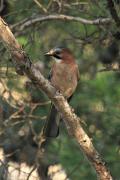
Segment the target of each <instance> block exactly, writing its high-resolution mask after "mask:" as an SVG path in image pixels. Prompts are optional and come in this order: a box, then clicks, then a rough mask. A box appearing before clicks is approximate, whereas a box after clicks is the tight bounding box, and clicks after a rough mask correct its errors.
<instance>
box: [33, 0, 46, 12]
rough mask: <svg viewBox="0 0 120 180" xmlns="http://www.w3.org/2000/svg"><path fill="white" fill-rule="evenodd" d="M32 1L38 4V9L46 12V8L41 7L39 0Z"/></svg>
mask: <svg viewBox="0 0 120 180" xmlns="http://www.w3.org/2000/svg"><path fill="white" fill-rule="evenodd" d="M33 1H34V2H35V3H36V4H37V5H38V7H39V8H40V9H42V10H43V12H44V13H47V9H46V8H45V7H43V5H42V4H41V3H40V2H39V1H37V0H33Z"/></svg>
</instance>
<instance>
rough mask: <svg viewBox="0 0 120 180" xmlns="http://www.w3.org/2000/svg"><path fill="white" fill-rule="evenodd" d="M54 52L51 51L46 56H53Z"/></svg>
mask: <svg viewBox="0 0 120 180" xmlns="http://www.w3.org/2000/svg"><path fill="white" fill-rule="evenodd" d="M53 54H54V51H53V50H50V51H49V52H47V53H45V56H53Z"/></svg>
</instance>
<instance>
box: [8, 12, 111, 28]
mask: <svg viewBox="0 0 120 180" xmlns="http://www.w3.org/2000/svg"><path fill="white" fill-rule="evenodd" d="M51 20H60V21H76V22H79V23H82V24H90V25H101V24H109V23H110V22H111V19H110V18H98V19H94V20H88V19H84V18H80V17H74V16H67V15H64V14H56V15H48V16H40V17H36V18H31V19H27V20H26V21H24V20H23V22H22V21H21V22H20V23H16V24H15V25H12V26H11V28H12V29H14V28H16V27H19V30H20V31H22V30H23V29H25V28H27V27H29V26H31V25H34V24H36V23H40V22H43V21H51Z"/></svg>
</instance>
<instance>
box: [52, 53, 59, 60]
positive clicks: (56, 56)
mask: <svg viewBox="0 0 120 180" xmlns="http://www.w3.org/2000/svg"><path fill="white" fill-rule="evenodd" d="M53 56H54V57H55V58H57V59H61V57H60V56H58V55H57V54H54V55H53Z"/></svg>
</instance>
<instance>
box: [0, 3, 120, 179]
mask: <svg viewBox="0 0 120 180" xmlns="http://www.w3.org/2000/svg"><path fill="white" fill-rule="evenodd" d="M113 3H114V8H115V11H116V13H117V15H118V17H120V2H119V1H117V0H114V1H113ZM61 14H64V15H68V16H73V17H81V18H83V19H85V20H88V21H89V20H95V19H99V18H101V19H103V18H111V13H110V7H109V5H108V1H107V0H101V1H97V0H91V1H89V0H64V1H63V0H44V1H42V0H26V1H24V0H20V1H19V0H0V15H1V16H2V17H3V18H4V19H5V21H6V22H7V23H8V25H9V26H10V28H11V30H12V32H13V33H14V35H15V37H16V39H17V40H18V41H19V43H20V44H21V45H22V47H23V49H24V50H25V51H26V52H27V54H28V55H29V57H30V59H31V60H32V62H33V63H35V64H36V66H37V68H39V69H40V71H41V73H42V74H43V75H44V76H45V77H46V78H47V77H48V75H49V71H50V68H51V65H52V61H50V59H49V58H47V57H45V56H44V54H45V53H46V52H47V51H48V50H49V49H51V48H53V47H56V46H64V47H67V48H69V49H70V50H71V51H72V52H73V54H74V56H75V58H76V61H77V63H78V65H79V69H80V81H79V84H78V87H77V90H76V92H75V94H74V96H73V98H72V100H71V102H70V105H71V106H72V107H73V108H74V109H75V113H76V114H77V115H78V116H79V117H80V118H81V119H82V120H84V121H85V123H86V125H84V124H83V128H84V129H85V131H86V132H87V134H88V135H89V136H90V138H91V139H92V141H93V144H94V145H95V147H96V149H97V150H98V151H99V153H100V154H101V156H102V157H103V158H104V160H105V161H106V162H107V166H108V167H109V169H110V171H111V173H112V175H113V177H114V179H116V180H118V179H119V178H120V84H119V83H120V68H119V67H120V65H119V64H120V32H119V25H118V26H117V25H116V23H114V20H111V21H109V23H108V22H107V20H106V22H105V23H104V24H102V23H98V24H97V25H95V24H94V23H92V24H89V23H88V21H87V22H86V23H81V22H77V21H75V20H71V21H68V20H64V19H62V20H59V19H55V18H53V19H50V15H54V17H55V15H56V16H59V15H61ZM43 17H45V18H43ZM46 17H47V18H46ZM49 108H50V101H49V99H48V98H47V97H46V96H45V94H44V93H43V92H41V91H39V90H37V89H36V88H35V87H34V85H33V84H32V83H31V82H30V81H29V80H28V79H27V78H26V77H25V76H20V75H19V74H17V73H16V70H15V67H14V66H13V63H12V59H11V56H10V53H9V52H8V51H7V50H6V49H5V48H4V46H3V44H2V42H0V148H1V153H0V154H1V158H0V180H2V179H3V180H7V179H10V178H11V180H14V179H15V180H16V177H17V179H18V180H20V179H21V180H26V179H27V178H28V179H30V180H34V179H42V180H44V179H45V180H47V179H54V180H55V178H56V180H63V179H64V180H65V179H66V180H67V179H70V180H88V179H91V180H95V179H96V173H95V171H94V170H93V168H92V167H91V165H90V164H89V162H88V160H87V159H86V158H85V156H84V154H83V153H82V151H80V148H79V146H78V144H77V142H76V141H75V140H74V139H73V138H71V136H70V135H69V134H68V133H67V131H66V127H65V125H64V124H63V123H61V128H60V135H59V137H58V138H56V139H51V140H50V141H49V143H48V144H47V148H46V151H45V152H44V153H39V144H38V141H37V137H39V134H40V132H41V129H42V127H43V125H44V122H45V120H46V117H47V115H48V114H49ZM10 168H11V169H10ZM26 169H27V170H26ZM13 172H15V173H16V174H14V175H12V173H13ZM35 172H36V174H34V173H35ZM21 173H22V175H21ZM57 173H58V174H57ZM60 175H61V176H60Z"/></svg>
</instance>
